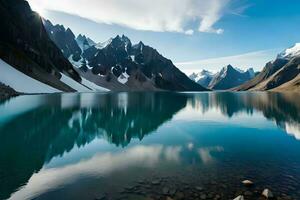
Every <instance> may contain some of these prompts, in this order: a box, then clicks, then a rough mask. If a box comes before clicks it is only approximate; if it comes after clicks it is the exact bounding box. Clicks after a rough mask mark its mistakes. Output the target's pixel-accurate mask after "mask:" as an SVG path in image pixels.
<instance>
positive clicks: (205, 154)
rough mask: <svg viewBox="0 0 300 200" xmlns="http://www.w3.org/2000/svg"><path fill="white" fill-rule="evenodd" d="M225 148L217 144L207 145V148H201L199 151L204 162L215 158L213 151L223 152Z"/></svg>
mask: <svg viewBox="0 0 300 200" xmlns="http://www.w3.org/2000/svg"><path fill="white" fill-rule="evenodd" d="M223 151H224V148H223V147H220V146H215V147H205V148H199V149H198V153H199V156H200V159H201V160H202V161H203V162H204V163H210V162H212V161H214V158H213V157H212V155H211V154H212V153H213V152H223Z"/></svg>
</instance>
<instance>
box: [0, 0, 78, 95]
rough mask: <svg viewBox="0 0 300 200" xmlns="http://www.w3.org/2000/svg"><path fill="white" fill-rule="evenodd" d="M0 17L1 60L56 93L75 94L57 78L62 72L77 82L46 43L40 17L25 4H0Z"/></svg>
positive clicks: (11, 0)
mask: <svg viewBox="0 0 300 200" xmlns="http://www.w3.org/2000/svg"><path fill="white" fill-rule="evenodd" d="M0 18H1V22H0V25H1V29H0V58H1V59H2V60H4V61H5V62H6V63H8V64H10V65H11V66H13V67H15V68H16V69H17V70H19V71H21V72H22V73H24V74H26V75H28V76H30V77H32V78H34V79H36V80H38V81H40V82H43V83H45V84H47V85H50V86H51V87H54V88H56V89H58V90H60V91H68V92H71V91H75V90H74V89H73V88H71V87H69V86H68V85H66V84H64V83H63V82H61V81H60V80H59V79H60V78H61V73H65V74H66V75H68V76H69V77H72V79H74V80H76V81H81V78H80V76H79V74H78V73H77V72H76V71H75V70H74V69H73V66H72V65H71V64H70V63H69V62H68V61H67V60H66V59H65V58H64V56H63V55H62V53H61V51H60V50H59V49H58V48H57V47H56V45H55V44H54V43H53V42H52V41H51V40H50V38H49V37H48V34H47V32H46V31H45V29H44V26H43V24H42V20H41V18H40V16H39V15H38V14H37V13H35V12H33V11H32V10H31V8H30V6H29V4H28V2H27V1H24V0H2V1H0ZM11 78H13V77H11ZM0 81H1V80H0Z"/></svg>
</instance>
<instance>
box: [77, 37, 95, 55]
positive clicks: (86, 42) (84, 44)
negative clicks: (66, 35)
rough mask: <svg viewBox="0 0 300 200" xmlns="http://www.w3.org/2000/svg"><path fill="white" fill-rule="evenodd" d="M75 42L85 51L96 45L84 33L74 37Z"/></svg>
mask: <svg viewBox="0 0 300 200" xmlns="http://www.w3.org/2000/svg"><path fill="white" fill-rule="evenodd" d="M76 42H77V44H78V46H79V47H80V49H81V51H82V52H83V51H85V50H87V49H88V48H90V47H91V46H94V45H96V43H95V42H94V41H93V40H92V39H91V38H89V37H86V36H85V35H81V34H79V35H78V36H77V38H76Z"/></svg>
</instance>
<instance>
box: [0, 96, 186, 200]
mask: <svg viewBox="0 0 300 200" xmlns="http://www.w3.org/2000/svg"><path fill="white" fill-rule="evenodd" d="M28 98H29V99H30V96H23V97H20V98H19V99H11V100H9V101H7V102H5V103H4V104H6V105H8V107H6V106H4V105H0V107H1V108H0V109H4V110H5V109H7V108H8V109H9V105H10V104H13V105H15V104H19V103H20V104H23V105H24V107H23V108H21V109H20V110H19V111H17V112H16V113H15V115H14V114H13V115H14V116H13V119H10V118H9V116H7V117H8V119H7V118H6V117H4V118H2V119H1V123H0V130H1V131H0V138H1V142H0V143H1V145H0V179H1V183H0V186H1V187H0V199H3V198H8V197H9V195H10V194H11V193H12V192H13V191H15V190H16V189H17V188H19V187H20V186H22V185H23V184H25V183H26V182H27V181H28V179H29V178H30V177H31V175H32V174H33V173H34V172H37V171H39V170H40V169H41V168H42V166H43V165H44V164H45V163H47V162H49V161H50V160H51V159H52V158H53V157H55V156H60V155H63V154H64V153H65V152H69V151H70V150H72V149H73V148H74V146H75V145H76V146H78V147H83V146H85V145H86V144H88V143H90V142H91V141H93V140H94V139H95V138H104V139H105V140H107V141H109V142H110V143H112V144H115V145H116V146H122V147H125V146H127V145H128V144H129V143H130V141H131V140H132V139H134V138H137V139H139V140H142V139H143V138H144V137H145V136H146V135H147V134H150V133H151V132H153V131H155V130H156V129H157V128H158V127H159V126H160V125H161V124H163V123H164V122H166V121H167V120H170V119H171V118H172V116H173V115H174V114H175V113H176V112H178V111H179V110H181V109H182V108H184V107H185V106H186V97H185V96H183V95H177V94H164V93H131V94H128V93H119V94H85V95H79V94H74V95H71V94H69V95H62V96H60V95H57V96H56V95H53V96H49V97H47V96H40V97H37V99H36V100H37V101H35V103H34V105H33V106H34V107H28V108H27V107H26V104H27V103H28V100H29V99H28ZM174 99H176V101H174ZM137 105H143V106H137ZM35 106H36V107H35ZM23 109H24V110H23ZM27 109H28V110H27ZM26 110H27V111H26ZM24 111H25V112H24ZM5 112H6V113H9V111H8V110H5ZM2 120H8V121H7V122H6V123H4V124H3V121H2ZM25 121H27V122H28V123H27V122H26V123H24V122H25ZM16 138H18V139H16ZM19 166H22V170H21V171H19ZM5 191H6V192H5Z"/></svg>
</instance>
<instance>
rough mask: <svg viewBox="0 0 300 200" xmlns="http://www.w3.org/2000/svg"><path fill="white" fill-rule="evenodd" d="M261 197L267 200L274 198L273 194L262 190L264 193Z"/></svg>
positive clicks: (267, 190)
mask: <svg viewBox="0 0 300 200" xmlns="http://www.w3.org/2000/svg"><path fill="white" fill-rule="evenodd" d="M262 195H263V196H264V197H266V198H267V199H270V198H273V197H274V195H273V193H272V192H271V190H269V189H264V191H263V192H262Z"/></svg>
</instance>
